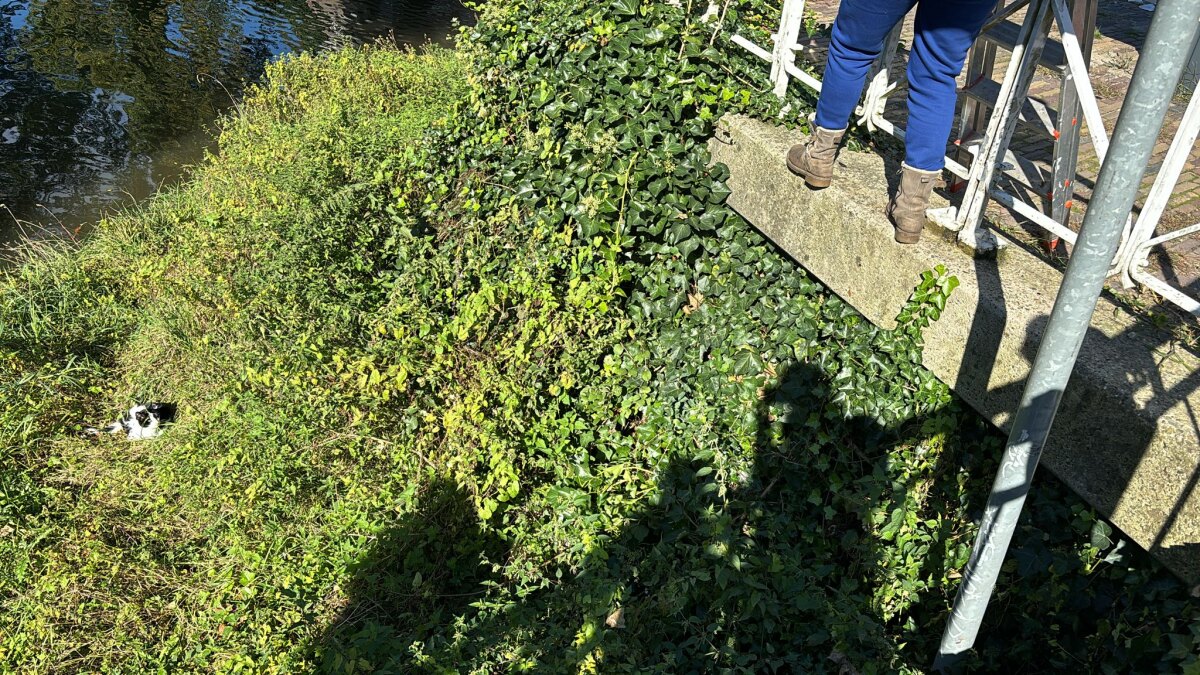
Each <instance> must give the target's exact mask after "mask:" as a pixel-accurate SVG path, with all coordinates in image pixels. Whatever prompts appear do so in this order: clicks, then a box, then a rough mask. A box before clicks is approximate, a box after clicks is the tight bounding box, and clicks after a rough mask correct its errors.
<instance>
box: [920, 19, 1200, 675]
mask: <svg viewBox="0 0 1200 675" xmlns="http://www.w3.org/2000/svg"><path fill="white" fill-rule="evenodd" d="M1198 25H1200V2H1196V0H1159V3H1158V7H1157V9H1156V11H1155V14H1154V19H1153V22H1152V23H1151V24H1150V31H1149V34H1148V35H1147V36H1146V45H1145V48H1144V49H1143V51H1142V56H1141V58H1140V59H1139V60H1138V64H1137V68H1136V70H1135V71H1134V73H1133V81H1132V83H1131V84H1130V87H1129V92H1128V94H1127V95H1126V97H1125V105H1124V106H1123V107H1122V108H1121V115H1120V118H1119V119H1118V120H1117V129H1116V133H1115V134H1114V138H1113V143H1112V147H1111V148H1110V149H1109V152H1108V156H1107V158H1106V160H1105V162H1104V164H1103V165H1102V166H1101V167H1100V176H1099V178H1097V180H1096V190H1095V197H1094V198H1093V199H1092V203H1091V205H1090V206H1089V207H1088V210H1087V214H1086V215H1085V216H1084V221H1083V228H1082V229H1081V230H1080V233H1079V238H1078V240H1077V241H1076V244H1075V251H1074V254H1073V255H1072V256H1071V260H1070V262H1069V263H1068V265H1067V272H1066V274H1065V275H1064V277H1063V283H1062V286H1061V287H1060V288H1059V291H1058V296H1057V297H1056V298H1055V300H1054V310H1053V311H1052V312H1051V314H1050V322H1049V324H1047V326H1046V332H1045V336H1044V337H1043V339H1042V343H1041V345H1040V346H1039V347H1038V353H1037V358H1036V359H1035V360H1034V363H1033V369H1032V370H1031V371H1030V373H1029V379H1028V380H1027V381H1026V383H1025V392H1024V394H1023V395H1022V396H1021V404H1020V407H1019V408H1018V410H1017V414H1016V417H1015V418H1014V419H1013V422H1012V430H1011V432H1010V433H1009V437H1008V446H1007V447H1006V448H1005V450H1004V456H1003V458H1002V459H1001V462H1000V469H999V471H998V472H997V473H996V480H995V482H994V483H993V485H992V492H991V494H990V495H989V496H988V503H987V507H986V508H985V510H984V513H983V520H982V522H980V525H979V535H978V537H977V538H976V539H975V545H974V547H973V548H972V549H971V557H970V559H969V560H968V562H967V566H966V568H965V569H964V570H963V580H962V584H961V585H960V586H959V589H958V596H957V598H956V599H955V601H954V608H953V609H952V610H951V613H950V618H949V621H948V623H947V625H946V631H945V633H944V634H943V635H942V642H941V646H940V648H939V649H938V655H937V660H936V661H935V662H934V669H935V670H945V669H947V668H950V667H953V666H954V665H955V664H956V663H958V662H959V660H960V659H961V657H962V655H964V654H965V653H966V652H967V650H969V649H970V648H971V647H972V646H973V645H974V644H975V637H976V636H977V635H978V633H979V627H980V624H981V623H982V622H983V615H984V612H985V611H986V609H987V604H988V600H989V599H990V598H991V595H992V590H993V588H994V587H995V585H996V579H997V577H998V576H999V574H1000V566H1001V564H1002V563H1003V562H1004V558H1005V555H1006V554H1007V552H1008V545H1009V542H1010V541H1011V540H1012V535H1013V531H1014V530H1015V529H1016V526H1017V519H1018V517H1019V516H1020V514H1021V508H1022V507H1023V506H1024V504H1025V497H1026V495H1028V493H1029V487H1030V485H1031V483H1032V481H1033V474H1034V471H1035V470H1036V468H1037V463H1038V459H1039V458H1040V457H1041V453H1042V448H1043V447H1044V446H1045V443H1046V438H1047V436H1048V435H1049V433H1050V427H1051V425H1052V424H1053V422H1054V415H1055V413H1057V411H1058V405H1059V403H1060V402H1061V400H1062V395H1063V390H1064V389H1066V386H1067V382H1068V381H1069V379H1070V377H1071V371H1072V370H1073V369H1074V367H1075V359H1076V357H1077V356H1078V355H1079V349H1080V347H1081V346H1082V344H1083V338H1084V336H1085V335H1086V333H1087V330H1088V327H1089V325H1090V324H1091V318H1092V314H1093V313H1094V312H1095V309H1096V302H1097V301H1098V300H1099V297H1100V292H1101V290H1103V288H1104V280H1105V278H1106V277H1107V276H1108V270H1109V266H1110V265H1111V264H1112V260H1113V256H1114V255H1115V254H1116V252H1117V247H1118V246H1119V245H1120V241H1121V232H1122V230H1123V228H1124V225H1125V222H1126V219H1127V217H1128V215H1129V213H1130V211H1131V210H1132V209H1133V203H1134V201H1135V199H1136V198H1137V193H1138V188H1139V187H1140V185H1141V182H1142V176H1143V175H1144V174H1145V172H1146V165H1147V164H1148V162H1149V160H1150V155H1151V153H1152V151H1153V149H1154V144H1155V142H1156V140H1157V138H1158V132H1159V130H1160V129H1161V128H1162V124H1163V119H1164V118H1165V117H1166V113H1167V107H1168V106H1169V105H1170V102H1171V97H1172V96H1173V95H1174V93H1175V87H1176V85H1177V84H1178V82H1179V77H1180V75H1181V74H1182V72H1183V66H1184V63H1185V62H1186V60H1187V56H1188V51H1189V50H1190V49H1191V46H1192V44H1193V41H1194V38H1195V36H1196V31H1197V27H1198Z"/></svg>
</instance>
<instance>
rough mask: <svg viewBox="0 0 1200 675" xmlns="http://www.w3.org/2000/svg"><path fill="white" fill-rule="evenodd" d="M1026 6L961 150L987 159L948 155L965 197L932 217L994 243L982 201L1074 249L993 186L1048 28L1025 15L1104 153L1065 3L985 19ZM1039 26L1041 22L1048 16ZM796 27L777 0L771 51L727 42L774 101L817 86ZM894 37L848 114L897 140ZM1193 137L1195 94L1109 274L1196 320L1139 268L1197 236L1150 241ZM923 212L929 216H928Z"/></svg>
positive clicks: (789, 9)
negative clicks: (1048, 44)
mask: <svg viewBox="0 0 1200 675" xmlns="http://www.w3.org/2000/svg"><path fill="white" fill-rule="evenodd" d="M1026 4H1027V5H1028V7H1029V9H1027V10H1026V11H1027V19H1026V26H1023V29H1022V37H1023V38H1024V39H1022V40H1019V41H1018V42H1019V44H1018V45H1017V46H1016V47H1015V51H1014V52H1013V53H1012V58H1011V61H1010V66H1009V70H1008V72H1007V74H1006V76H1005V78H1004V82H1003V84H1002V87H1001V94H1000V98H999V100H998V101H997V106H996V108H995V109H994V110H993V114H992V117H993V119H992V122H991V123H990V124H989V126H988V129H989V131H988V134H987V135H986V136H985V138H984V139H983V143H982V144H980V145H979V146H975V147H970V148H968V150H970V151H971V152H972V154H975V155H976V156H977V157H978V156H980V155H982V157H983V158H984V159H985V160H988V161H978V160H976V161H973V162H972V165H971V167H970V168H968V167H966V166H963V165H962V164H961V163H959V162H957V161H955V160H954V159H953V158H951V157H947V158H946V170H947V171H950V172H951V173H953V174H954V175H956V176H958V177H960V178H962V179H964V180H967V181H968V187H967V196H966V198H965V199H964V200H963V205H962V206H961V207H960V208H959V209H957V210H956V211H954V212H953V213H947V214H942V217H940V218H938V220H939V222H941V223H942V224H943V225H944V226H947V227H949V228H951V229H954V230H956V231H957V232H958V237H959V241H962V242H963V243H965V244H968V245H970V246H972V247H973V248H976V249H977V250H978V249H986V248H988V247H989V246H995V239H994V238H992V237H991V236H990V235H989V234H988V233H984V232H981V231H980V230H979V224H980V222H981V221H982V218H983V211H984V208H983V207H984V206H985V205H986V201H987V200H988V199H989V198H990V199H993V200H995V201H996V202H997V203H999V204H1001V205H1003V206H1005V207H1007V208H1009V209H1011V210H1013V211H1015V212H1016V213H1018V214H1019V215H1021V216H1024V217H1025V218H1027V219H1029V220H1030V221H1031V222H1033V223H1034V224H1036V225H1037V226H1039V227H1041V228H1042V229H1044V230H1046V231H1047V232H1049V233H1051V234H1053V235H1055V236H1057V237H1060V238H1062V239H1064V240H1066V241H1067V242H1068V243H1070V244H1074V243H1075V240H1076V238H1077V235H1076V233H1075V232H1074V231H1073V230H1071V229H1069V228H1067V227H1064V226H1063V225H1062V224H1060V223H1058V222H1057V221H1056V220H1054V219H1053V218H1051V217H1050V216H1048V215H1046V214H1045V213H1043V212H1042V211H1041V209H1039V208H1038V207H1036V206H1034V205H1032V204H1029V203H1027V202H1025V201H1023V200H1021V199H1019V198H1018V197H1016V196H1015V195H1012V194H1010V193H1008V192H1006V191H1004V190H1001V189H999V188H997V187H996V186H995V180H994V178H995V176H996V172H997V170H998V163H999V162H1000V161H1002V160H1003V157H1004V155H1005V152H1006V151H1007V149H1008V141H1009V139H1010V138H1011V133H1012V131H1011V129H1009V130H1007V133H1004V132H1005V128H1004V127H1005V125H1006V124H1008V123H1009V120H1006V119H1003V118H1006V117H1011V118H1012V120H1011V123H1012V124H1015V119H1016V116H1017V114H1018V110H1019V109H1020V106H1021V105H1022V103H1023V99H1024V98H1025V95H1026V93H1027V84H1028V83H1027V82H1026V83H1025V84H1026V87H1021V86H1019V82H1018V80H1020V79H1025V78H1030V77H1032V71H1033V69H1034V68H1036V65H1037V60H1038V53H1040V51H1041V44H1042V43H1044V40H1045V37H1046V35H1045V32H1046V29H1048V27H1049V26H1048V23H1047V24H1046V25H1045V26H1038V25H1036V24H1037V20H1036V19H1032V18H1029V17H1028V15H1033V14H1038V15H1041V13H1042V12H1046V11H1049V12H1050V13H1052V15H1053V18H1054V20H1055V21H1056V22H1057V23H1058V26H1059V31H1060V33H1061V35H1062V45H1063V50H1064V51H1065V52H1066V57H1067V72H1068V73H1069V77H1072V78H1073V80H1074V85H1075V88H1076V91H1077V92H1078V96H1079V102H1080V107H1081V108H1082V111H1083V118H1084V123H1085V124H1086V125H1087V128H1088V133H1089V134H1090V136H1091V142H1092V147H1093V148H1094V149H1095V152H1096V156H1097V159H1098V160H1099V161H1100V163H1101V164H1103V162H1104V158H1105V156H1106V155H1107V154H1108V146H1109V138H1108V132H1107V130H1106V129H1105V128H1104V120H1103V118H1102V117H1101V114H1100V106H1099V104H1098V103H1097V101H1096V95H1095V92H1094V91H1093V89H1092V85H1091V79H1090V77H1089V74H1088V68H1087V62H1086V60H1085V59H1084V57H1083V50H1082V49H1081V47H1080V43H1079V38H1078V36H1077V35H1076V33H1075V26H1074V25H1073V23H1072V21H1071V12H1070V9H1069V8H1068V7H1067V3H1066V0H1027V2H1018V3H1014V4H1013V5H1009V6H1007V7H1005V8H1003V9H1001V10H1000V12H999V13H998V15H997V16H995V17H993V18H992V20H991V21H992V22H995V21H999V20H1003V19H1004V18H1006V17H1007V16H1009V15H1010V14H1011V13H1012V12H1013V11H1015V10H1016V9H1018V8H1019V7H1021V6H1024V5H1026ZM1045 16H1048V15H1045ZM1043 21H1046V22H1048V18H1047V19H1044V20H1043ZM803 25H804V0H784V3H783V12H782V17H781V20H780V25H779V30H778V31H776V32H775V33H774V34H772V35H771V39H772V41H773V43H774V44H773V48H772V50H770V51H768V50H767V49H764V48H762V47H760V46H759V45H757V44H755V43H754V42H753V41H752V40H749V39H747V38H746V37H744V36H742V35H734V36H733V37H732V40H733V42H734V44H737V45H738V46H740V47H742V48H744V49H746V50H747V51H749V52H750V53H751V54H754V55H755V56H757V57H759V58H760V59H762V60H764V61H767V62H768V63H770V64H771V82H772V86H773V89H774V92H775V95H776V96H778V97H779V98H780V99H783V98H785V96H786V94H787V88H788V85H789V84H790V83H791V80H792V79H793V78H795V79H797V80H800V81H801V82H802V83H803V84H804V85H805V86H807V87H808V88H810V89H812V90H813V91H816V92H820V91H821V81H820V80H819V79H817V78H816V77H813V76H812V75H811V74H809V73H808V72H806V71H804V70H803V69H801V68H800V67H799V66H798V65H797V64H796V51H797V50H798V49H799V46H798V44H797V43H798V41H799V38H800V31H801V29H802V28H803ZM1027 28H1028V29H1029V30H1035V29H1040V30H1039V32H1040V33H1041V34H1040V35H1034V34H1031V33H1029V32H1027V30H1026V29H1027ZM899 39H900V27H899V26H897V27H896V29H895V30H893V31H892V32H891V34H889V35H888V38H887V41H886V42H885V45H884V48H883V51H882V52H881V54H880V57H879V59H878V60H877V61H876V62H875V65H874V66H873V68H872V71H871V75H869V78H868V81H869V84H868V86H867V89H866V93H865V95H864V97H863V103H862V105H860V106H859V107H858V109H857V110H856V111H855V112H856V115H857V117H858V120H857V123H858V124H860V125H865V126H867V128H868V129H870V130H872V131H874V130H876V129H878V130H881V131H884V132H886V133H888V134H891V135H892V136H894V137H896V138H898V139H900V140H904V129H903V128H902V127H898V126H896V125H895V124H893V123H891V122H889V121H888V120H886V119H884V118H883V110H884V107H885V106H886V104H887V98H888V96H890V95H891V94H893V93H895V92H896V91H899V90H901V89H902V84H901V83H900V82H896V81H893V80H891V78H890V73H889V69H890V65H891V62H892V59H893V56H894V54H895V52H896V47H897V45H898V43H899ZM1030 47H1032V48H1033V49H1032V51H1035V52H1038V53H1034V54H1024V55H1023V53H1022V52H1023V51H1025V50H1027V49H1029V48H1030ZM1022 63H1024V64H1025V68H1026V69H1027V70H1028V71H1029V72H1028V73H1026V72H1021V70H1022V69H1021V64H1022ZM1013 89H1019V90H1020V91H1019V92H1014V91H1012V90H1013ZM1013 93H1019V94H1020V96H1019V97H1014V96H1012V94H1013ZM1006 100H1008V105H1007V106H1005V105H1003V103H1004V102H1005V101H1006ZM1198 135H1200V93H1197V94H1195V95H1193V96H1192V99H1191V103H1190V104H1189V106H1188V109H1187V113H1186V114H1185V115H1184V119H1183V121H1182V122H1181V123H1180V126H1179V131H1178V132H1177V134H1176V136H1175V139H1174V142H1173V143H1172V145H1171V148H1170V150H1169V151H1168V153H1167V157H1166V160H1165V161H1164V162H1163V166H1162V168H1161V169H1160V170H1159V173H1158V177H1157V179H1156V180H1155V183H1154V187H1153V188H1152V189H1151V191H1150V195H1149V197H1148V198H1147V200H1146V205H1145V208H1144V209H1143V210H1142V212H1141V215H1140V216H1139V217H1138V219H1137V224H1136V227H1135V226H1134V224H1133V219H1132V217H1131V218H1130V221H1129V222H1128V223H1127V224H1126V226H1125V232H1124V234H1123V236H1122V243H1121V248H1120V250H1119V251H1118V252H1117V256H1116V258H1115V260H1114V265H1113V268H1112V272H1111V273H1112V274H1120V275H1121V278H1122V281H1123V283H1124V285H1125V286H1126V287H1132V286H1133V285H1135V284H1142V285H1144V286H1146V287H1148V288H1150V289H1152V290H1154V291H1155V292H1156V293H1158V294H1160V295H1162V296H1163V297H1164V298H1166V299H1167V300H1169V301H1170V302H1172V303H1174V304H1176V305H1178V306H1179V307H1181V308H1183V309H1184V310H1186V311H1188V312H1191V313H1192V314H1195V315H1197V316H1200V301H1197V299H1195V298H1192V297H1189V296H1188V295H1186V294H1184V293H1183V292H1182V291H1180V290H1179V289H1176V288H1174V287H1172V286H1170V285H1169V284H1168V283H1167V282H1165V281H1164V280H1162V279H1159V278H1157V277H1154V276H1152V275H1150V274H1148V273H1147V272H1146V270H1145V268H1146V267H1147V257H1148V255H1149V251H1150V249H1152V248H1153V247H1154V246H1158V245H1161V244H1163V243H1165V242H1167V241H1170V240H1173V239H1177V238H1179V237H1184V236H1189V235H1193V234H1200V223H1197V224H1195V225H1192V226H1190V227H1185V228H1183V229H1181V230H1177V231H1175V232H1171V233H1168V234H1164V235H1161V236H1154V234H1155V230H1156V228H1157V225H1158V221H1159V218H1160V217H1161V216H1162V213H1163V210H1164V209H1165V208H1166V204H1167V201H1168V200H1169V198H1170V196H1171V191H1172V190H1173V189H1174V187H1175V184H1176V182H1177V181H1178V179H1179V174H1180V173H1181V172H1182V170H1183V168H1184V166H1185V165H1186V163H1187V159H1188V156H1189V154H1190V153H1191V150H1192V148H1193V147H1194V145H1195V142H1196V139H1197V136H1198ZM983 186H986V187H983ZM931 215H934V214H933V213H932V212H931ZM989 239H990V240H991V241H990V242H989V241H988V240H989Z"/></svg>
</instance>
